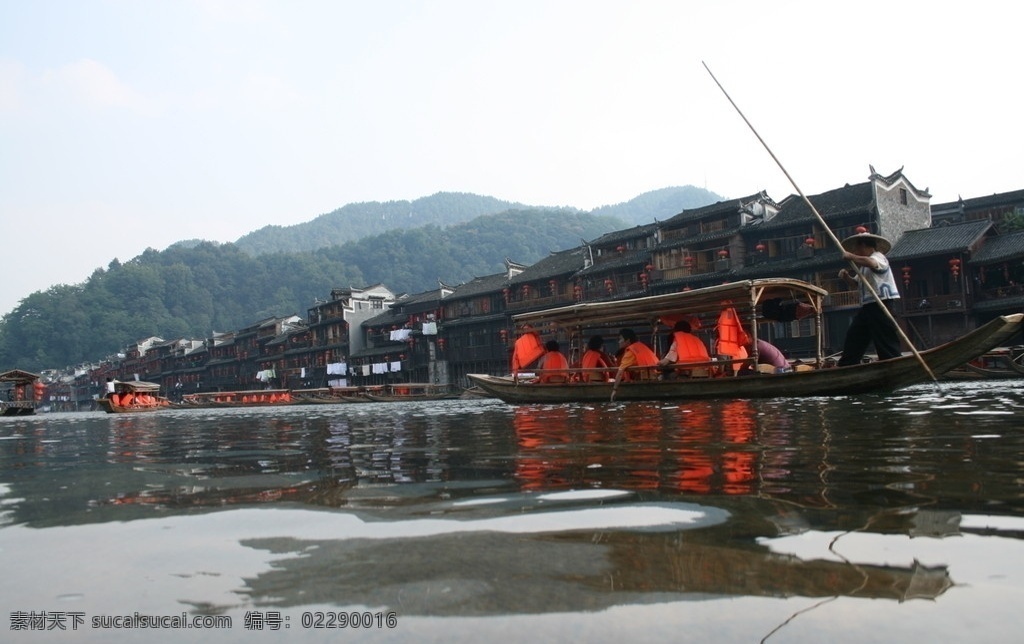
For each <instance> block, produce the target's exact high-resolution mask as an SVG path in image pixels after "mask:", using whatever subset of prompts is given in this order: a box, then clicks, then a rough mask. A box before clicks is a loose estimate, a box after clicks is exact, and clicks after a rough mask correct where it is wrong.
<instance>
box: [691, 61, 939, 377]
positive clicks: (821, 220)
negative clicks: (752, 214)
mask: <svg viewBox="0 0 1024 644" xmlns="http://www.w3.org/2000/svg"><path fill="white" fill-rule="evenodd" d="M701 64H702V65H704V69H706V70H708V74H710V75H711V80H713V81H715V85H718V89H720V90H722V93H723V94H725V98H727V99H728V100H729V102H730V103H731V104H732V106H733V107H734V108H735V109H736V113H737V114H739V115H740V118H742V119H743V122H744V123H746V124H747V127H749V128H750V131H751V132H753V133H754V136H756V137H757V140H758V141H760V142H761V145H763V146H764V149H765V150H767V151H768V154H769V155H771V157H772V160H774V161H775V165H777V166H779V169H780V170H782V174H784V175H786V178H787V179H789V183H790V184H791V185H792V186H793V189H794V190H796V192H797V194H798V195H800V198H801V199H803V200H804V203H806V204H807V207H809V208H810V209H811V212H813V213H814V216H815V217H816V218H817V219H818V224H819V225H821V228H822V229H823V230H824V231H825V232H826V233H828V236H829V238H830V239H831V240H832V242H833V243H834V244H835V245H836V247H837V248H839V252H843V250H844V249H843V244H842V242H840V241H839V238H838V237H836V235H835V233H833V232H832V229H831V228H829V226H828V224H827V223H825V218H824V217H822V216H821V213H819V212H818V209H817V208H815V207H814V204H813V203H811V200H810V199H808V198H807V195H805V194H804V193H803V190H801V189H800V186H798V185H796V181H794V180H793V177H791V176H790V174H789V172H787V171H786V168H785V166H783V165H782V162H781V161H779V158H778V157H777V156H775V153H774V152H772V149H771V148H770V147H768V144H767V143H765V142H764V139H763V138H761V135H760V134H758V133H757V130H756V129H755V128H754V126H753V124H751V122H750V120H749V119H747V117H746V116H745V115H744V114H743V110H741V109H740V108H739V106H738V105H736V101H734V100H732V97H731V96H729V92H727V91H725V88H724V87H722V84H721V83H719V82H718V79H717V78H715V75H714V74H713V73H712V72H711V68H710V67H708V64H707V63H705V62H704V61H701ZM850 266H852V267H853V271H854V273H857V274H859V273H860V271H859V269H858V267H857V265H856V264H855V263H854V262H852V261H851V262H850ZM890 270H891V269H890ZM860 282H861V284H863V285H864V286H867V287H868V290H869V291H870V292H871V295H872V296H873V297H874V298H875V301H877V302H878V306H879V307H880V308H881V309H882V310H883V311H884V312H885V314H886V316H888V318H889V320H890V321H891V322H892V324H893V326H894V327H896V331H897V332H898V333H899V334H900V338H902V340H903V341H904V342H905V343H906V344H907V346H909V347H910V350H911V351H913V353H914V356H915V357H916V358H917V361H918V362H920V363H921V366H922V367H924V370H925V372H926V373H927V374H928V375H929V376H930V377H931V379H932V380H933V381H936V382H937V381H938V379H937V378H936V377H935V374H934V373H932V370H931V368H930V367H929V366H928V363H927V362H925V361H924V358H923V357H922V356H921V354H920V353H918V351H917V349H916V348H915V347H914V343H913V342H911V341H910V338H908V337H907V334H906V333H904V332H903V329H901V328H900V325H899V323H898V322H896V318H895V317H893V315H892V311H890V310H889V309H888V308H887V307H886V306H885V304H884V303H883V302H882V298H881V296H879V295H878V291H876V290H875V287H874V285H872V284H871V281H870V280H866V279H863V278H861V280H860Z"/></svg>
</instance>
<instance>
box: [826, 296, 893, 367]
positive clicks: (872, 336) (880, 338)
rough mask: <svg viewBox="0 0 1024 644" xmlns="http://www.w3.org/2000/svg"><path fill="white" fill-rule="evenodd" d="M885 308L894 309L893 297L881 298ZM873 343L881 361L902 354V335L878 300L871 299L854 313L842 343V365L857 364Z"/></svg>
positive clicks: (840, 361)
mask: <svg viewBox="0 0 1024 644" xmlns="http://www.w3.org/2000/svg"><path fill="white" fill-rule="evenodd" d="M882 301H883V302H884V303H885V307H886V308H887V309H889V311H892V307H893V303H894V301H893V300H882ZM872 342H874V344H875V352H876V353H878V359H879V360H888V359H889V358H898V357H899V356H900V334H899V331H898V330H897V329H896V325H895V324H893V322H892V320H890V319H889V316H888V315H886V314H885V311H883V310H882V307H881V305H879V304H878V302H869V303H867V304H865V305H864V306H862V307H860V310H859V311H857V314H856V315H855V316H853V322H852V323H851V324H850V329H849V330H848V331H847V332H846V342H845V343H843V357H841V358H840V359H839V366H840V367H845V366H847V365H851V364H857V363H859V362H860V361H861V358H863V357H864V352H865V351H867V348H868V345H869V344H871V343H872Z"/></svg>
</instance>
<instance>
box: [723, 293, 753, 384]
mask: <svg viewBox="0 0 1024 644" xmlns="http://www.w3.org/2000/svg"><path fill="white" fill-rule="evenodd" d="M715 330H716V331H717V332H718V341H717V342H716V343H715V353H716V354H717V355H720V356H729V358H733V359H735V360H736V362H733V363H732V370H733V372H736V371H739V369H740V368H741V367H742V366H743V362H742V361H743V360H746V358H747V355H748V354H747V347H746V345H748V344H750V337H749V336H748V335H747V332H746V331H744V330H743V326H742V325H741V324H740V316H739V314H738V313H736V309H734V308H733V307H731V306H726V307H725V308H724V309H722V312H721V313H719V314H718V325H717V326H716V328H715Z"/></svg>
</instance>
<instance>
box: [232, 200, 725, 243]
mask: <svg viewBox="0 0 1024 644" xmlns="http://www.w3.org/2000/svg"><path fill="white" fill-rule="evenodd" d="M722 199H723V198H722V197H721V196H719V195H717V194H715V193H713V192H710V191H708V190H706V189H704V188H697V187H695V186H675V187H669V188H661V189H658V190H652V191H650V192H646V193H644V194H641V195H639V196H637V197H634V198H633V199H631V200H629V201H627V202H625V203H620V204H614V205H607V206H601V207H599V208H595V209H594V210H593V211H591V213H590V214H593V215H596V216H600V217H613V218H616V219H620V220H622V221H623V222H625V223H626V225H627V226H631V225H639V224H648V223H652V222H653V221H654V220H655V219H658V220H664V219H667V218H669V217H671V216H673V215H676V214H678V213H680V212H682V211H683V210H686V209H688V208H699V207H701V206H706V205H708V204H712V203H715V202H716V201H721V200H722ZM510 210H531V211H552V212H578V213H582V212H586V211H583V210H580V209H576V208H572V207H555V206H527V205H524V204H521V203H518V202H510V201H503V200H501V199H496V198H494V197H486V196H480V195H475V194H471V193H463V192H438V193H435V194H433V195H430V196H428V197H420V198H419V199H416V200H414V201H406V200H402V201H386V202H379V201H368V202H359V203H351V204H347V205H345V206H342V207H340V208H338V209H336V210H333V211H331V212H329V213H326V214H323V215H320V216H318V217H316V218H314V219H312V220H310V221H307V222H304V223H301V224H294V225H292V226H277V225H270V226H264V227H263V228H260V229H258V230H255V231H253V232H250V233H247V234H245V235H243V236H242V237H240V238H238V240H237V241H236V242H235V245H236V246H238V248H239V249H241V250H242V251H244V252H246V253H248V254H250V255H263V254H266V253H278V252H301V251H312V250H317V249H320V248H327V247H331V246H338V245H341V244H345V243H347V242H350V241H356V240H359V239H362V238H364V237H369V236H372V235H379V234H381V233H384V232H387V231H389V230H398V229H401V230H408V229H413V228H421V227H424V226H428V225H436V226H440V227H442V228H445V227H448V226H453V225H456V224H461V223H465V222H467V221H471V220H473V219H475V218H477V217H480V216H484V215H494V214H499V213H502V212H508V211H510Z"/></svg>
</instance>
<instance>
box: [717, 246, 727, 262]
mask: <svg viewBox="0 0 1024 644" xmlns="http://www.w3.org/2000/svg"><path fill="white" fill-rule="evenodd" d="M728 256H729V251H727V250H725V249H724V248H723V249H722V250H720V251H718V257H719V259H725V258H726V257H728Z"/></svg>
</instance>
